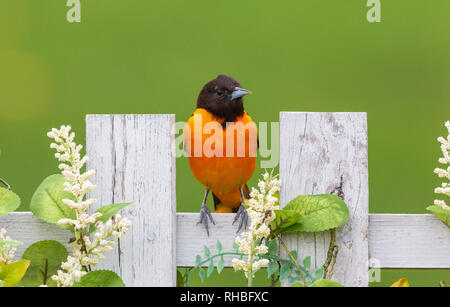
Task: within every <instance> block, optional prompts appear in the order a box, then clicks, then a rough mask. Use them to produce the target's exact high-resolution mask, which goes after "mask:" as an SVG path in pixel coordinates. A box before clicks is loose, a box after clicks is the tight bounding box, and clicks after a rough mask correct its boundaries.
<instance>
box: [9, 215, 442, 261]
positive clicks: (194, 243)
mask: <svg viewBox="0 0 450 307" xmlns="http://www.w3.org/2000/svg"><path fill="white" fill-rule="evenodd" d="M125 210H126V209H125ZM213 217H214V221H215V222H216V225H215V226H214V227H211V229H210V231H211V234H210V236H209V237H208V236H207V235H206V233H205V229H204V228H203V227H202V225H196V224H197V222H198V213H177V255H176V265H177V266H179V267H192V266H195V256H196V255H203V246H204V245H206V246H208V247H209V248H210V249H211V251H212V252H214V251H215V250H216V249H215V246H216V243H217V240H218V239H220V241H221V243H222V245H223V248H224V251H232V244H233V241H234V239H235V237H236V225H231V223H232V221H233V218H234V215H233V214H229V213H223V214H216V213H213ZM0 226H1V227H5V228H6V229H7V230H8V235H9V236H11V237H12V238H14V239H16V240H21V241H22V242H24V245H22V246H18V247H17V256H18V257H21V255H22V253H23V252H24V251H25V249H26V248H27V247H28V246H30V245H31V244H32V243H34V242H36V241H39V240H56V241H59V242H61V243H62V244H67V243H68V241H69V238H70V234H69V232H68V231H67V230H65V229H63V228H61V227H59V226H56V225H53V224H48V223H46V222H44V221H42V220H40V219H38V218H36V217H35V216H34V215H33V214H32V213H31V212H13V213H11V214H9V215H7V216H3V217H0ZM448 255H450V231H449V229H448V227H447V226H446V225H444V224H443V223H442V222H441V221H439V220H438V219H437V218H435V217H434V216H433V215H431V214H369V257H370V258H372V259H376V262H373V263H375V267H378V264H379V265H380V266H379V267H380V268H399V269H407V268H412V269H413V268H428V269H443V268H445V269H447V268H450V257H449V256H448ZM109 256H111V254H107V257H109ZM232 258H233V257H232V256H229V257H225V266H227V267H230V266H231V259H232ZM371 263H372V262H371ZM373 263H372V264H373ZM207 265H208V263H207V264H205V266H207ZM336 265H339V263H337V264H336Z"/></svg>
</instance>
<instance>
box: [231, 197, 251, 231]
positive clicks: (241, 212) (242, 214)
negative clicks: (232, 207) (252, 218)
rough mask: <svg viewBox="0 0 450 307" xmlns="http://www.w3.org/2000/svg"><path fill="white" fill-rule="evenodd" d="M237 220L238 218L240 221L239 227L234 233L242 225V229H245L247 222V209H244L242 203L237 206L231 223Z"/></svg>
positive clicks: (239, 229) (239, 228)
mask: <svg viewBox="0 0 450 307" xmlns="http://www.w3.org/2000/svg"><path fill="white" fill-rule="evenodd" d="M237 220H240V221H239V227H238V230H237V231H236V233H238V232H239V231H241V228H242V226H244V229H246V228H247V224H248V213H247V210H246V209H245V207H244V205H242V204H241V206H240V207H239V209H238V211H237V212H236V216H235V217H234V221H233V225H234V223H236V221H237Z"/></svg>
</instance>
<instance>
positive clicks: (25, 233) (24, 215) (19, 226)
mask: <svg viewBox="0 0 450 307" xmlns="http://www.w3.org/2000/svg"><path fill="white" fill-rule="evenodd" d="M0 228H5V229H6V231H7V233H6V235H7V236H9V237H11V239H13V240H17V241H21V242H23V245H19V246H17V247H16V248H17V252H16V260H18V259H20V257H22V254H23V252H24V251H25V250H26V249H27V248H28V246H30V245H31V244H33V243H35V242H37V241H40V240H56V241H58V242H61V243H62V244H64V245H67V243H69V239H70V237H72V236H71V235H70V232H69V231H68V230H66V229H63V228H61V227H59V226H58V225H55V224H49V223H47V222H44V221H43V220H40V219H38V218H37V217H35V216H34V215H33V214H32V213H31V212H12V213H10V214H8V215H6V216H2V217H0Z"/></svg>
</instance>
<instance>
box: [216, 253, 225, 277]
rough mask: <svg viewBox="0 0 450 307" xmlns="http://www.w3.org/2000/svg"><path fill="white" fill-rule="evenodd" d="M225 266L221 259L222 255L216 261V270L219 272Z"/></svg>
mask: <svg viewBox="0 0 450 307" xmlns="http://www.w3.org/2000/svg"><path fill="white" fill-rule="evenodd" d="M224 266H225V261H224V260H223V256H222V257H220V259H219V262H217V272H218V273H219V274H220V273H222V270H223V268H224Z"/></svg>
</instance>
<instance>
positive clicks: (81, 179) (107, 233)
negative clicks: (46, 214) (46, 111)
mask: <svg viewBox="0 0 450 307" xmlns="http://www.w3.org/2000/svg"><path fill="white" fill-rule="evenodd" d="M70 130H71V127H70V126H62V127H61V128H60V130H57V129H52V131H50V132H49V133H48V134H47V135H48V137H50V138H52V139H54V141H55V143H52V144H51V145H50V147H51V148H54V149H56V151H57V153H55V157H56V158H57V159H58V160H59V161H60V162H62V163H61V164H60V165H59V169H61V170H62V174H63V176H64V178H65V183H64V190H65V191H66V192H69V193H71V194H72V195H73V196H74V199H75V200H71V199H63V202H64V203H65V204H66V205H67V206H68V207H69V208H71V209H73V210H74V211H75V213H76V219H74V220H73V219H69V218H64V219H61V220H59V221H58V224H60V225H67V224H68V225H71V226H73V227H74V229H75V232H77V233H78V234H79V238H80V239H78V240H77V241H76V242H75V245H74V248H73V257H72V256H69V257H68V258H67V261H66V262H64V263H63V264H62V265H61V269H62V270H58V272H57V275H54V276H52V279H53V280H55V281H56V282H57V284H58V286H60V287H67V286H72V285H73V283H74V282H75V281H77V280H79V279H80V278H81V277H82V276H83V275H85V274H87V270H86V268H88V267H90V266H91V265H92V266H95V265H97V264H98V263H99V261H100V260H103V259H104V258H105V256H104V255H103V254H104V253H105V252H107V251H111V250H112V249H113V247H114V242H113V241H109V240H108V239H109V238H111V237H113V238H121V237H122V236H123V235H124V234H125V232H126V231H127V230H128V229H129V228H130V221H129V220H127V219H126V218H122V217H121V216H119V215H116V216H115V217H114V221H112V220H108V221H107V222H106V223H103V222H101V221H98V219H99V218H100V217H101V216H102V215H101V214H100V213H98V212H97V213H94V214H92V215H90V214H88V213H87V210H88V208H89V207H90V206H91V205H92V204H94V203H95V202H96V201H97V200H96V199H85V196H86V193H88V192H89V191H92V190H93V189H95V185H93V184H92V183H91V182H90V181H89V178H91V177H93V176H94V175H95V171H93V170H88V171H86V172H84V173H82V168H83V167H84V165H85V164H86V162H87V161H88V157H87V156H84V157H83V158H81V154H80V151H81V149H82V148H83V146H82V145H77V144H76V143H75V142H74V139H75V133H73V132H70ZM92 224H95V226H96V229H97V230H96V232H95V233H94V234H93V239H92V241H91V239H90V238H89V236H88V235H86V233H87V230H88V229H89V227H90V225H92Z"/></svg>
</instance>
